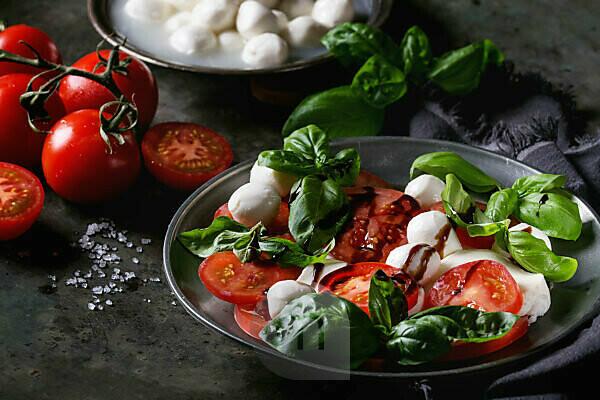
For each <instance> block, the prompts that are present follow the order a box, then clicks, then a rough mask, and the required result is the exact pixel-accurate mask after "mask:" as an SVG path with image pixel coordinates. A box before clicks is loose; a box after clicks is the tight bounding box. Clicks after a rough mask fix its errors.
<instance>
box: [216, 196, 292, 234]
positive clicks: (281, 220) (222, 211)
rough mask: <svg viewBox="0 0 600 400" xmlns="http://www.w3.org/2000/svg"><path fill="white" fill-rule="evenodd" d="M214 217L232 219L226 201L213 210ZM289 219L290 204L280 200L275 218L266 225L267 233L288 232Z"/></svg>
mask: <svg viewBox="0 0 600 400" xmlns="http://www.w3.org/2000/svg"><path fill="white" fill-rule="evenodd" d="M214 217H215V218H218V217H228V218H231V219H233V215H231V211H229V206H228V205H227V203H225V204H223V205H222V206H221V207H219V208H218V209H217V211H215V216H214ZM289 219H290V206H289V205H288V203H287V202H285V201H282V202H281V204H280V205H279V213H278V214H277V216H276V217H275V220H274V221H273V222H272V223H271V224H270V225H268V226H267V229H268V231H269V233H271V234H274V235H282V234H287V233H289V230H288V220H289ZM249 228H250V227H249Z"/></svg>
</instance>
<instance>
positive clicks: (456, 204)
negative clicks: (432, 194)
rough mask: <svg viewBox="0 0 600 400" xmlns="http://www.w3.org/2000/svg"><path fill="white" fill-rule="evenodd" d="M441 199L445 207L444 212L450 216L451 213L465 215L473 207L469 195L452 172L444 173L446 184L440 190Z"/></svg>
mask: <svg viewBox="0 0 600 400" xmlns="http://www.w3.org/2000/svg"><path fill="white" fill-rule="evenodd" d="M442 201H443V202H444V208H446V206H448V208H446V214H448V216H452V214H458V215H463V216H464V215H466V214H467V213H468V212H469V211H472V209H473V200H471V196H470V195H469V193H467V192H466V191H465V190H464V189H463V186H462V184H461V183H460V180H459V179H458V178H457V177H456V175H454V174H448V175H446V186H445V187H444V190H443V191H442Z"/></svg>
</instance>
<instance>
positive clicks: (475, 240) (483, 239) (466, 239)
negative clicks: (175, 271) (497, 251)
mask: <svg viewBox="0 0 600 400" xmlns="http://www.w3.org/2000/svg"><path fill="white" fill-rule="evenodd" d="M455 231H456V234H457V235H458V240H460V244H461V245H462V247H463V248H465V249H491V248H492V247H493V246H494V242H495V240H496V239H495V237H494V236H493V235H492V236H476V237H471V235H469V232H467V230H466V229H465V228H461V227H456V229H455Z"/></svg>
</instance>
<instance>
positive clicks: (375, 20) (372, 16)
mask: <svg viewBox="0 0 600 400" xmlns="http://www.w3.org/2000/svg"><path fill="white" fill-rule="evenodd" d="M353 1H354V3H355V6H357V7H359V8H358V9H362V10H368V11H367V15H368V18H367V19H366V21H364V22H366V23H368V24H369V25H372V26H376V27H379V26H381V25H382V24H383V22H384V21H385V20H386V19H387V17H388V15H389V12H390V9H391V6H392V4H393V0H353ZM112 3H113V2H112V1H111V0H87V7H88V17H89V19H90V21H91V22H92V25H93V26H94V28H95V29H96V31H97V32H98V33H99V34H100V35H101V36H102V37H103V38H104V39H105V40H106V41H107V42H108V43H110V44H111V45H116V44H122V43H123V40H124V39H125V38H124V36H123V35H122V34H121V33H120V32H119V31H118V29H117V28H116V27H115V26H114V24H113V21H112V20H111V18H110V12H109V7H110V6H111V4H112ZM122 48H123V50H124V51H125V52H127V53H129V54H131V55H134V56H136V57H138V58H139V59H142V60H144V61H146V62H148V63H151V64H155V65H158V66H161V67H165V68H172V69H176V70H181V71H190V72H201V73H208V74H217V75H263V74H275V73H281V72H290V71H297V70H301V69H305V68H308V67H311V66H314V65H317V64H321V63H324V62H326V61H328V60H331V59H332V56H331V55H329V54H328V53H327V52H326V51H325V52H324V53H323V54H321V55H318V56H315V57H311V58H305V59H302V60H299V61H291V62H288V63H285V64H283V65H280V66H277V67H270V68H255V69H244V68H221V67H212V66H208V65H206V66H205V65H191V64H182V63H179V62H175V61H173V60H169V59H166V58H163V57H161V56H160V55H158V54H154V53H151V52H148V51H147V50H144V48H143V47H138V46H135V45H133V44H132V43H126V44H125V45H124V46H123V47H122Z"/></svg>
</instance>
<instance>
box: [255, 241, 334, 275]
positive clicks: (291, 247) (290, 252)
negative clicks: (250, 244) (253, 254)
mask: <svg viewBox="0 0 600 400" xmlns="http://www.w3.org/2000/svg"><path fill="white" fill-rule="evenodd" d="M258 246H259V248H260V250H261V251H263V252H265V253H267V254H269V255H270V256H271V258H272V260H273V261H275V262H277V263H278V264H279V265H282V266H284V267H302V268H303V267H306V266H309V265H314V264H318V263H323V262H325V260H326V259H327V255H328V254H329V252H330V251H331V250H333V247H334V246H335V240H331V242H329V244H328V245H327V246H325V247H324V248H323V249H320V250H319V251H317V252H316V254H306V252H305V251H304V249H303V248H302V247H300V246H299V245H298V244H297V243H296V242H293V241H291V240H287V239H283V238H279V237H269V238H264V239H261V240H260V241H259V242H258Z"/></svg>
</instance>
